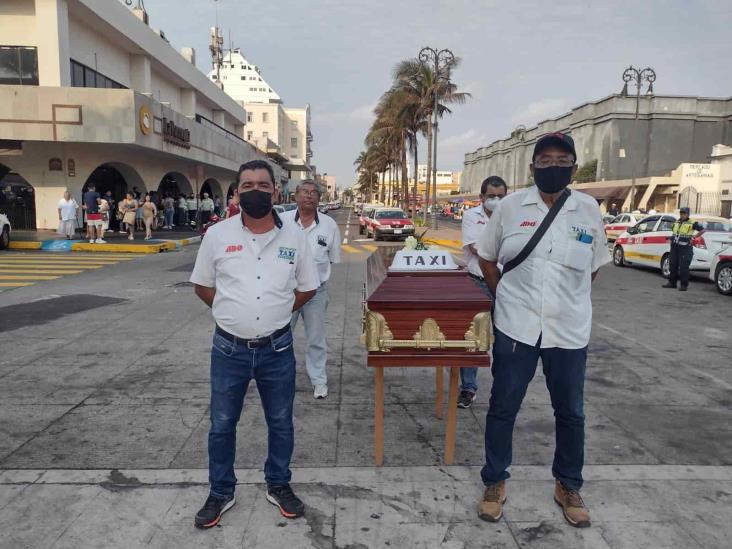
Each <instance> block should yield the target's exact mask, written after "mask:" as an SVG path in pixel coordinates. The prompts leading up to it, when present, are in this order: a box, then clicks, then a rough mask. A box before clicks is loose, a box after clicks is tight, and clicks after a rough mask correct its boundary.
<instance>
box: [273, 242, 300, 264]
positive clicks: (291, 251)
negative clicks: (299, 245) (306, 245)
mask: <svg viewBox="0 0 732 549" xmlns="http://www.w3.org/2000/svg"><path fill="white" fill-rule="evenodd" d="M296 251H297V250H295V248H285V247H284V246H280V251H279V253H278V254H277V257H278V258H279V259H285V260H287V261H289V262H293V261H295V252H296Z"/></svg>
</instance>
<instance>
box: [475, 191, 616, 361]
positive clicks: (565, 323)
mask: <svg viewBox="0 0 732 549" xmlns="http://www.w3.org/2000/svg"><path fill="white" fill-rule="evenodd" d="M548 211H549V208H548V207H547V206H546V204H545V203H544V201H543V200H542V199H541V196H540V195H539V191H538V189H537V188H536V187H535V186H533V187H529V188H527V189H522V190H520V191H518V192H515V193H513V194H511V195H509V196H507V197H506V198H504V199H503V200H501V201H500V202H499V204H498V207H497V208H496V209H495V210H494V211H493V214H492V215H491V218H490V223H488V228H487V229H486V231H485V232H484V233H483V235H482V236H481V238H480V241H479V243H478V255H480V257H482V258H483V259H485V260H487V261H498V262H499V263H501V264H503V265H505V264H506V263H508V261H510V260H511V259H513V258H514V257H516V256H517V255H518V253H519V252H520V251H521V250H522V249H523V247H524V245H525V244H526V243H527V242H528V240H529V238H531V235H532V234H533V233H534V231H535V230H536V229H537V228H538V226H539V225H540V224H541V221H542V220H543V219H544V216H545V215H546V214H547V212H548ZM581 233H586V234H588V235H591V236H592V239H593V240H592V243H584V242H580V241H578V240H577V235H578V234H581ZM609 261H610V254H609V252H608V249H607V240H606V238H605V229H604V226H603V224H602V215H601V213H600V208H599V206H598V205H597V202H596V201H595V199H594V198H592V197H591V196H590V195H588V194H584V193H581V192H578V191H572V194H571V195H570V197H569V198H568V199H567V202H566V203H565V204H564V206H563V207H562V209H561V210H560V212H559V214H558V215H557V217H556V218H555V219H554V222H553V223H552V225H551V226H550V227H549V230H548V231H547V232H546V234H545V235H544V237H543V238H542V239H541V241H540V242H539V243H538V244H537V245H536V248H534V250H533V251H532V252H531V255H529V257H527V258H526V259H525V260H524V262H523V263H521V265H519V266H518V267H516V268H515V269H513V270H512V271H511V272H509V273H507V274H506V275H504V276H503V277H501V280H500V282H499V284H498V288H497V291H496V302H495V309H494V315H495V324H496V327H497V328H498V329H499V330H501V331H502V332H503V333H505V334H506V335H508V336H509V337H510V338H512V339H515V340H516V341H520V342H522V343H526V344H527V345H536V342H537V341H538V340H539V335H541V347H542V348H547V347H560V348H563V349H581V348H583V347H585V346H586V345H587V344H588V343H589V341H590V328H591V326H592V300H591V285H592V278H591V274H592V273H593V272H595V271H597V270H598V269H599V268H600V267H601V266H603V265H604V264H606V263H608V262H609Z"/></svg>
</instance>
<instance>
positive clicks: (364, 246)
mask: <svg viewBox="0 0 732 549" xmlns="http://www.w3.org/2000/svg"><path fill="white" fill-rule="evenodd" d="M362 247H363V248H366V249H367V250H368V251H370V252H375V251H376V248H378V246H376V245H375V244H364V245H363V246H362Z"/></svg>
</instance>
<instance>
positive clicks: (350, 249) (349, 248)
mask: <svg viewBox="0 0 732 549" xmlns="http://www.w3.org/2000/svg"><path fill="white" fill-rule="evenodd" d="M341 250H343V251H344V252H346V253H348V254H360V253H362V252H363V249H361V248H356V247H355V246H350V245H348V244H343V245H342V246H341Z"/></svg>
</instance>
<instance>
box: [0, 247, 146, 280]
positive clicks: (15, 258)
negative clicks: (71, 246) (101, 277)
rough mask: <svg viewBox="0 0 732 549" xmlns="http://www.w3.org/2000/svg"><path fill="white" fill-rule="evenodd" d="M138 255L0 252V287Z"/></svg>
mask: <svg viewBox="0 0 732 549" xmlns="http://www.w3.org/2000/svg"><path fill="white" fill-rule="evenodd" d="M138 257H139V256H129V255H125V256H117V255H115V256H114V257H109V256H106V255H105V256H104V257H99V256H98V255H96V254H86V255H81V254H73V253H72V254H48V253H46V252H36V253H23V254H17V253H8V254H2V255H0V281H2V283H0V287H2V288H18V287H23V286H32V285H33V284H35V283H37V282H42V281H45V280H56V279H57V278H61V277H64V276H68V275H77V274H82V273H84V272H87V271H93V270H97V269H101V268H102V267H108V266H113V265H117V264H119V263H122V262H125V261H131V260H133V259H138Z"/></svg>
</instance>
